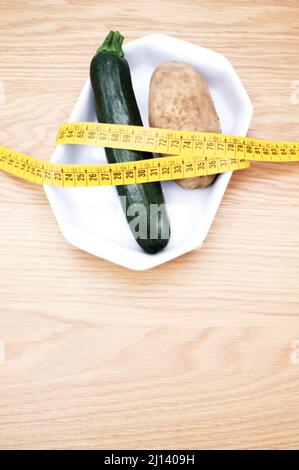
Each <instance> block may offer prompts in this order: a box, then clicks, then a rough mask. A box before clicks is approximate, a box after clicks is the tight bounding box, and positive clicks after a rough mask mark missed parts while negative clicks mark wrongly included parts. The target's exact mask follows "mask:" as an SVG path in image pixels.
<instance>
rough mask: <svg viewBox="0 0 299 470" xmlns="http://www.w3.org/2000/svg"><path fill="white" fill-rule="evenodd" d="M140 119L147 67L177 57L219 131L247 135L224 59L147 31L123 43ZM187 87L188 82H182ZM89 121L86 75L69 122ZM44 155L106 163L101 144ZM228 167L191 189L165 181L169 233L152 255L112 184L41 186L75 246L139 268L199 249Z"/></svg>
mask: <svg viewBox="0 0 299 470" xmlns="http://www.w3.org/2000/svg"><path fill="white" fill-rule="evenodd" d="M124 52H125V57H126V59H127V60H128V62H129V65H130V69H131V74H132V81H133V87H134V91H135V94H136V98H137V102H138V105H139V109H140V112H141V115H142V119H143V124H144V125H145V126H148V116H147V111H148V109H147V108H148V91H149V82H150V78H151V75H152V73H153V71H154V69H155V68H156V67H157V66H158V65H159V64H160V63H162V62H166V61H169V60H178V61H182V62H186V63H189V64H191V65H193V66H194V67H195V68H196V69H197V70H198V71H199V72H200V73H201V74H202V75H203V77H204V78H205V80H206V82H207V84H208V87H209V89H210V92H211V94H212V98H213V101H214V103H215V106H216V110H217V113H218V116H219V119H220V123H221V129H222V132H223V133H229V134H235V135H246V133H247V130H248V127H249V124H250V121H251V118H252V111H253V110H252V104H251V102H250V99H249V97H248V95H247V93H246V91H245V89H244V87H243V85H242V84H241V82H240V79H239V77H238V75H237V73H236V72H235V70H234V69H233V67H232V66H231V64H230V63H229V62H228V60H227V59H226V58H225V57H224V56H222V55H221V54H218V53H216V52H214V51H211V50H209V49H205V48H203V47H199V46H197V45H195V44H191V43H189V42H186V41H181V40H179V39H176V38H173V37H170V36H166V35H164V34H153V35H149V36H145V37H143V38H141V39H137V40H135V41H132V42H129V43H128V44H125V46H124ZM186 86H187V85H186ZM78 121H90V122H92V121H96V115H95V108H94V99H93V95H92V89H91V85H90V81H89V79H88V80H87V82H86V84H85V86H84V88H83V90H82V93H81V95H80V97H79V99H78V101H77V104H76V106H75V109H74V111H73V113H72V115H71V118H70V122H78ZM51 161H53V162H59V163H80V164H84V163H85V164H92V163H93V164H94V163H104V162H106V158H105V151H104V149H102V148H94V147H88V146H75V145H61V146H58V147H56V150H55V152H54V153H53V156H52V159H51ZM230 177H231V173H225V174H222V175H220V176H218V177H217V179H216V181H215V182H214V184H213V185H212V186H210V187H209V188H205V189H197V190H194V191H190V190H186V189H183V188H181V187H179V186H178V185H177V184H176V183H174V182H164V183H162V185H163V191H164V195H165V199H166V204H167V209H168V213H169V217H170V225H171V239H170V241H169V244H168V246H167V247H166V249H164V250H163V251H161V252H160V253H158V254H156V255H148V254H146V253H145V252H144V251H143V250H142V249H141V248H140V247H139V246H138V245H137V243H136V241H135V240H134V237H133V235H132V234H131V232H130V229H129V227H128V224H127V222H126V219H125V216H124V214H123V212H122V208H121V205H120V202H119V199H118V196H117V192H116V189H115V188H114V187H102V188H99V187H96V188H54V187H49V186H45V191H46V193H47V196H48V199H49V201H50V204H51V207H52V209H53V212H54V214H55V216H56V219H57V222H58V224H59V226H60V228H61V231H62V233H63V235H64V237H65V238H66V239H67V240H68V241H69V242H70V243H71V244H72V245H74V246H76V247H78V248H80V249H82V250H85V251H87V252H89V253H92V254H93V255H96V256H98V257H100V258H104V259H106V260H109V261H111V262H113V263H116V264H119V265H121V266H125V267H127V268H130V269H135V270H143V269H149V268H152V267H154V266H157V265H159V264H161V263H165V262H166V261H169V260H171V259H173V258H176V257H177V256H180V255H182V254H183V253H187V252H188V251H190V250H193V249H195V248H198V247H200V246H201V244H202V243H203V241H204V239H205V237H206V235H207V233H208V231H209V228H210V226H211V223H212V221H213V219H214V217H215V214H216V211H217V209H218V207H219V204H220V202H221V199H222V197H223V194H224V191H225V189H226V187H227V184H228V182H229V179H230Z"/></svg>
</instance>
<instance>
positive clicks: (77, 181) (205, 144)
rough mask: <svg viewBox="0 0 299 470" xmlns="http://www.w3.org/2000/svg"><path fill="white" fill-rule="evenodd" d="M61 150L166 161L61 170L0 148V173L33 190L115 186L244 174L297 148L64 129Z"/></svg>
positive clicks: (154, 131) (138, 130) (294, 154)
mask: <svg viewBox="0 0 299 470" xmlns="http://www.w3.org/2000/svg"><path fill="white" fill-rule="evenodd" d="M62 144H68V145H92V146H96V147H110V148H118V149H126V150H139V151H144V152H153V153H162V154H167V156H166V157H159V158H152V159H146V160H139V161H132V162H126V163H114V164H101V165H76V164H72V165H64V164H57V163H52V162H47V161H43V160H40V159H37V158H34V157H30V156H28V155H25V154H22V153H20V152H16V151H14V150H11V149H9V148H7V147H3V146H0V170H3V171H5V172H7V173H10V174H12V175H14V176H17V177H20V178H22V179H24V180H27V181H31V182H32V183H35V184H46V185H50V186H60V187H80V186H81V187H82V186H116V185H124V184H139V183H147V182H154V181H166V180H175V179H181V178H190V177H195V176H206V175H210V174H217V173H224V172H226V171H235V170H242V169H245V168H248V166H249V164H250V161H261V162H263V161H265V162H293V161H295V162H298V161H299V143H294V142H273V141H267V140H262V139H251V138H248V137H238V136H232V135H225V134H215V133H205V132H189V131H176V130H170V129H158V128H146V127H141V126H128V125H119V124H105V123H84V122H81V123H69V124H63V125H62V126H60V128H59V130H58V134H57V145H62Z"/></svg>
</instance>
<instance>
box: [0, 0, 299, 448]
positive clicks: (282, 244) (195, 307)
mask: <svg viewBox="0 0 299 470" xmlns="http://www.w3.org/2000/svg"><path fill="white" fill-rule="evenodd" d="M180 8H181V10H180ZM0 13H1V30H0V80H2V81H3V83H4V87H5V92H6V99H5V103H4V104H1V105H0V142H1V143H2V144H3V145H7V146H10V147H12V148H15V149H16V150H20V151H24V152H28V153H29V154H32V155H36V156H39V157H43V158H45V159H48V158H49V157H50V155H51V152H52V150H53V143H54V139H55V134H56V129H57V127H58V125H59V124H61V123H62V122H64V121H65V120H66V119H67V118H68V116H69V115H70V112H71V110H72V108H73V105H74V103H75V101H76V99H77V96H78V94H79V92H80V90H81V88H82V86H83V84H84V81H85V79H86V77H87V75H88V68H89V61H90V58H91V57H92V55H93V53H94V50H95V49H96V47H97V46H98V45H99V43H100V42H101V41H102V39H103V37H104V35H105V34H106V33H107V31H109V30H110V29H118V30H120V31H121V32H122V33H123V34H124V35H125V37H126V39H127V40H131V39H135V38H138V37H140V36H143V35H144V34H148V33H153V32H165V33H168V34H171V35H174V36H176V37H178V38H182V39H185V40H188V41H192V42H194V43H197V44H200V45H202V46H206V47H210V48H212V49H215V50H217V51H219V52H221V53H223V54H225V55H226V56H227V57H228V59H229V60H231V62H232V63H233V65H234V66H235V68H236V70H237V71H238V73H239V75H240V77H241V79H242V81H243V83H244V85H245V87H246V89H247V90H248V92H249V94H250V96H251V99H252V101H253V103H254V108H255V114H254V118H253V121H252V125H251V129H250V133H249V135H251V136H255V137H266V138H269V139H281V140H297V141H298V125H299V105H296V104H292V102H291V93H292V88H291V87H292V82H293V81H295V80H298V79H299V58H298V40H299V22H298V18H299V3H298V2H297V1H296V0H294V1H286V0H284V1H281V0H279V1H274V0H273V1H270V0H268V1H266V0H265V1H254V2H253V1H247V0H238V1H213V2H211V1H191V0H184V1H176V0H172V1H169V0H167V1H161V0H151V1H149V2H140V1H137V0H126V1H125V2H124V1H123V2H120V1H113V0H109V2H108V1H106V0H105V1H101V0H96V1H95V0H92V1H62V0H61V1H59V0H56V1H54V0H53V1H50V0H44V1H43V2H38V1H33V0H31V1H24V0H22V1H21V0H20V1H10V2H4V1H3V0H1V3H0ZM298 177H299V165H298V164H282V165H279V164H257V163H256V164H253V165H252V166H251V168H250V169H249V170H246V171H244V172H239V173H235V174H234V176H233V178H232V180H231V182H230V185H229V188H228V190H227V192H226V194H225V197H224V200H223V203H222V204H221V207H220V209H219V212H218V214H217V217H216V219H215V222H214V223H213V226H212V229H211V231H210V233H209V235H208V238H207V240H206V242H205V244H204V246H203V248H202V249H201V250H197V251H194V252H192V253H189V254H187V255H185V256H182V257H180V258H178V259H176V260H174V261H172V262H170V263H167V264H166V265H163V266H161V267H158V268H156V269H153V270H150V271H147V272H141V273H135V272H130V271H127V270H125V269H122V268H120V267H117V266H114V265H112V264H110V263H108V262H106V261H103V260H100V259H96V258H95V257H92V256H89V255H88V254H86V253H83V252H80V251H78V250H76V249H75V248H73V247H71V246H70V245H68V244H67V242H66V241H65V240H64V239H63V237H62V234H61V233H60V230H59V228H58V226H57V224H56V221H55V219H54V216H53V214H52V212H51V209H50V207H49V204H48V202H47V199H46V197H45V194H44V193H43V190H42V189H41V188H38V187H34V186H31V185H30V184H27V183H20V181H17V180H16V179H14V178H13V177H10V176H8V175H6V174H0V260H1V266H0V268H1V283H0V341H2V342H3V343H4V344H5V349H6V360H5V363H4V364H1V361H0V448H2V449H14V448H17V449H26V448H33V449H41V448H44V449H45V448H50V449H56V448H57V449H78V448H83V449H90V448H99V449H100V448H108V449H120V448H124V449H136V448H145V449H146V448H162V449H169V448H174V449H188V448H192V449H194V448H205V449H211V448H221V449H222V448H225V449H228V448H238V449H244V448H257V449H261V448H275V449H277V448H285V449H286V448H288V449H291V448H298V446H299V365H298V361H297V359H296V357H294V354H295V353H296V351H295V350H294V349H292V348H294V347H296V344H295V343H294V341H295V340H296V339H299V279H298V269H299V250H298V244H299V185H298ZM153 289H154V290H155V296H153V294H152V291H153ZM298 356H299V355H298ZM295 359H296V360H295Z"/></svg>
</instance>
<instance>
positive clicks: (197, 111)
mask: <svg viewBox="0 0 299 470" xmlns="http://www.w3.org/2000/svg"><path fill="white" fill-rule="evenodd" d="M149 125H150V126H151V127H160V128H164V129H176V130H187V131H201V132H217V133H221V128H220V123H219V118H218V116H217V113H216V109H215V106H214V103H213V100H212V97H211V95H210V92H209V89H208V87H207V85H206V83H205V81H204V79H203V78H202V77H201V75H200V74H199V72H198V71H197V70H196V69H195V68H193V67H192V66H191V65H188V64H184V63H182V62H177V61H171V62H165V63H163V64H161V65H159V66H158V67H157V68H156V69H155V71H154V73H153V75H152V77H151V81H150V91H149ZM162 156H166V155H165V154H162ZM168 156H169V155H168ZM215 177H216V175H208V176H197V177H195V178H186V179H179V180H176V181H177V183H178V184H179V185H180V186H182V187H183V188H189V189H195V188H204V187H206V186H209V185H210V184H211V183H212V182H213V181H214V179H215Z"/></svg>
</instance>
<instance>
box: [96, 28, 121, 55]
mask: <svg viewBox="0 0 299 470" xmlns="http://www.w3.org/2000/svg"><path fill="white" fill-rule="evenodd" d="M123 40H124V37H123V36H122V35H121V34H120V33H119V32H118V31H110V33H109V34H108V35H107V36H106V39H105V41H104V42H103V44H102V45H101V47H99V49H98V50H97V54H98V53H99V52H102V51H105V52H114V53H115V54H117V55H118V57H123V56H124V52H123V50H122V43H123Z"/></svg>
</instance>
